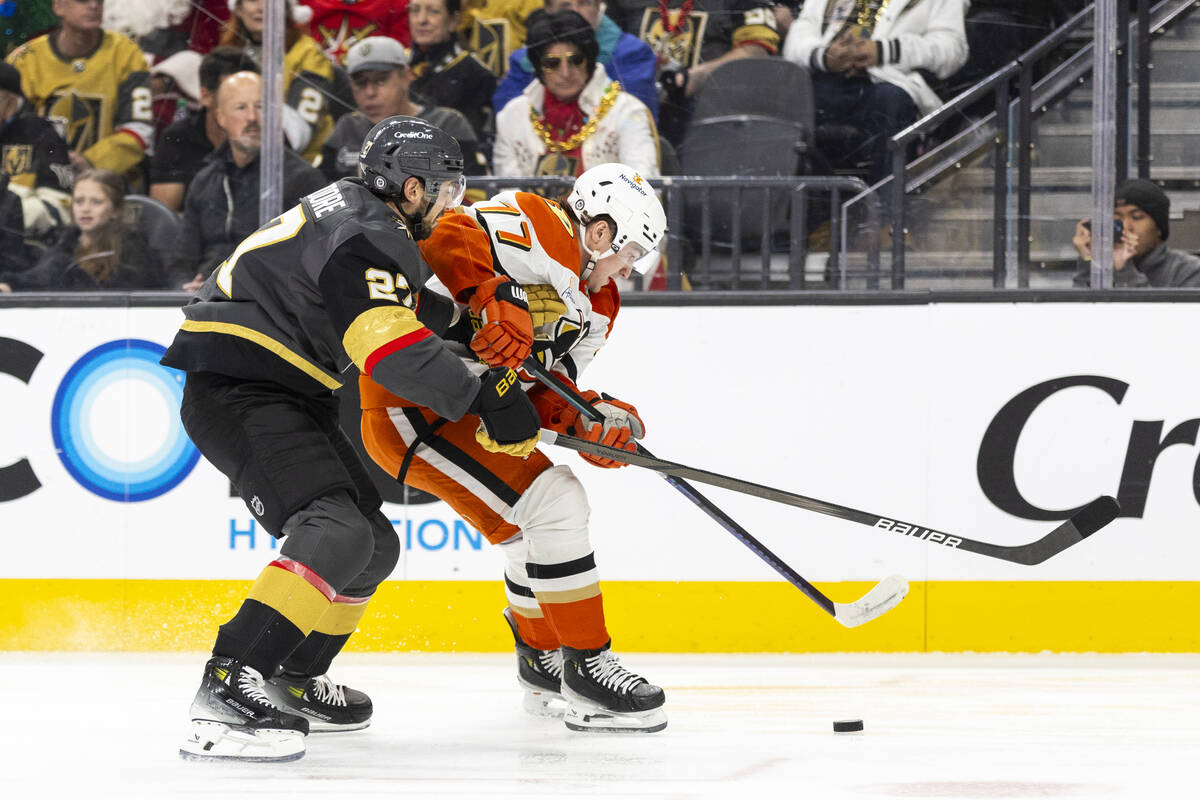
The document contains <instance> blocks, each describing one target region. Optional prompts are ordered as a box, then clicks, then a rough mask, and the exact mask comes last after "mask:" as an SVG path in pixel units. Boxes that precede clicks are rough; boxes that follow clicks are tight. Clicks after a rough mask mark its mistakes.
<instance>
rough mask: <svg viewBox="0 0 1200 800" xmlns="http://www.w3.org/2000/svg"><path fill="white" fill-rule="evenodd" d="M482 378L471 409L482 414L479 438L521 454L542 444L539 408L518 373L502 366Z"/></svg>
mask: <svg viewBox="0 0 1200 800" xmlns="http://www.w3.org/2000/svg"><path fill="white" fill-rule="evenodd" d="M480 380H481V382H482V385H481V386H480V387H479V394H477V395H475V400H474V401H472V403H471V408H470V409H468V410H469V411H470V413H472V414H478V415H479V420H480V424H479V430H477V431H475V441H477V442H479V444H481V445H482V446H483V449H484V450H487V451H488V452H489V453H507V454H508V455H510V456H516V457H517V458H524V457H525V456H527V455H529V454H530V453H532V452H533V451H534V449H535V448H536V447H537V445H538V434H539V433H540V431H541V421H540V420H539V419H538V413H537V409H536V408H534V407H533V403H532V402H530V400H529V397H528V396H527V395H526V394H525V392H524V391H523V390H522V389H521V383H520V381H519V380H518V379H517V373H516V372H514V371H513V370H512V369H511V368H508V367H499V368H496V369H490V370H488V371H487V372H485V373H484V374H483V375H481V376H480ZM597 427H598V426H597Z"/></svg>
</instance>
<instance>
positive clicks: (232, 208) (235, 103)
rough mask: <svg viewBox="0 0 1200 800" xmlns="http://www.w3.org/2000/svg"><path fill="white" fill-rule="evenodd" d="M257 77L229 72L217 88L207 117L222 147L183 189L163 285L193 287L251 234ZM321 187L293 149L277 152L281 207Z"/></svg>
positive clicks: (258, 133) (258, 142)
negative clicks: (280, 165) (173, 248)
mask: <svg viewBox="0 0 1200 800" xmlns="http://www.w3.org/2000/svg"><path fill="white" fill-rule="evenodd" d="M262 94H263V91H262V79H261V78H259V76H258V75H257V74H256V73H253V72H235V73H234V74H233V75H230V76H229V77H227V78H225V80H223V81H221V85H220V86H219V87H218V88H217V97H216V105H215V107H214V110H213V114H214V116H215V117H216V121H217V124H218V125H220V126H221V129H222V130H224V131H225V143H224V144H222V145H221V146H220V147H218V148H217V149H216V150H214V151H213V153H212V155H210V156H209V157H208V159H207V161H206V162H205V165H204V168H203V169H202V170H200V172H199V173H197V174H196V177H195V178H194V179H193V180H192V184H191V186H189V187H188V190H187V196H186V198H185V199H184V203H183V222H182V226H181V227H182V231H181V236H180V241H179V248H178V251H177V253H176V257H175V259H174V261H173V262H172V263H171V266H170V270H169V273H168V285H169V286H171V287H172V288H174V287H177V286H180V285H181V284H182V286H183V288H184V289H189V290H195V289H197V288H199V286H200V284H201V283H202V282H203V280H204V278H205V277H207V276H208V273H209V272H211V271H212V268H213V267H215V266H216V265H217V264H219V263H221V262H222V261H224V260H225V259H226V258H228V257H229V254H230V253H232V252H233V249H234V247H236V246H237V244H238V242H240V241H242V240H243V239H245V238H246V237H247V236H249V235H250V234H251V233H253V232H254V231H255V230H257V228H258V226H259V224H260V221H259V218H258V201H259V186H260V183H259V160H258V156H259V152H260V150H261V149H262ZM324 185H325V176H323V175H322V174H321V173H320V172H318V171H317V170H316V169H315V168H314V167H312V166H311V165H309V163H308V162H307V161H305V160H304V159H303V158H301V157H300V156H298V155H296V153H295V151H293V150H289V149H286V148H285V149H284V152H283V207H284V208H289V207H291V206H293V205H295V204H296V203H297V202H299V200H300V198H301V197H303V196H304V195H306V194H310V193H312V192H315V191H316V190H317V189H320V188H321V187H322V186H324Z"/></svg>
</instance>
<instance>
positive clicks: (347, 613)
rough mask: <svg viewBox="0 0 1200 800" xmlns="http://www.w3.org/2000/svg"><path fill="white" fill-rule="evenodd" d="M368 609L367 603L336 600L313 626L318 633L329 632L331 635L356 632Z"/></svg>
mask: <svg viewBox="0 0 1200 800" xmlns="http://www.w3.org/2000/svg"><path fill="white" fill-rule="evenodd" d="M366 610H367V604H366V603H339V602H337V601H336V600H335V601H334V603H333V605H331V606H330V607H329V610H328V611H326V612H325V614H324V615H323V616H322V617H321V619H320V620H318V621H317V625H316V627H314V628H313V630H314V631H316V632H317V633H327V634H329V635H330V636H341V635H342V634H343V633H354V629H355V628H357V627H358V622H359V620H361V619H362V618H363V614H364V613H365V612H366Z"/></svg>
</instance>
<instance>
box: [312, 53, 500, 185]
mask: <svg viewBox="0 0 1200 800" xmlns="http://www.w3.org/2000/svg"><path fill="white" fill-rule="evenodd" d="M408 60H409V59H408V52H407V51H406V50H405V49H404V46H403V45H402V44H400V42H398V41H396V40H395V39H392V38H390V37H387V36H371V37H369V38H367V39H365V40H363V41H361V42H359V43H358V44H356V45H354V46H353V47H351V48H350V52H349V53H347V54H346V72H347V73H348V74H349V76H350V86H351V88H352V90H353V91H354V104H355V106H357V109H358V110H357V111H353V112H351V113H349V114H345V115H343V116H342V118H341V119H339V120H338V122H337V125H336V126H334V129H333V133H332V134H331V135H330V136H329V138H328V139H327V140H326V141H325V146H324V147H322V148H321V161H320V167H321V172H323V173H324V174H325V177H326V178H328V179H329V180H331V181H333V180H337V179H338V178H347V177H350V176H352V175H357V174H358V151H359V150H360V149H361V148H362V144H363V139H365V138H366V135H367V132H368V131H369V130H371V127H372V126H374V125H375V124H376V123H378V122H381V121H383V120H385V119H387V118H388V117H392V116H396V115H398V114H399V115H403V116H406V117H419V118H421V119H423V120H425V121H426V122H428V123H429V124H431V125H436V126H437V127H439V128H441V129H442V130H444V131H445V132H446V133H448V134H450V135H451V136H453V137H454V138H455V139H457V140H458V143H459V145H461V146H462V151H463V160H464V162H465V164H466V173H467V174H468V175H483V174H485V173H486V172H487V162H486V161H485V160H484V159H483V155H482V154H481V153H480V152H479V150H478V148H477V146H476V145H477V137H476V135H475V131H474V130H473V129H472V128H471V123H469V122H467V118H466V117H465V116H463V115H462V114H461V113H459V112H458V111H455V110H454V109H452V108H446V107H445V106H434V105H420V104H418V103H415V102H413V100H412V98H411V97H410V95H409V87H411V86H412V81H413V74H412V69H411V68H409V66H408Z"/></svg>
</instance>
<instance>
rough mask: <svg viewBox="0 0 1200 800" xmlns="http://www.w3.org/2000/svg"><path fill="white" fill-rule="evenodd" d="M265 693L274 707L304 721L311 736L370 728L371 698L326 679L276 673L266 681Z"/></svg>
mask: <svg viewBox="0 0 1200 800" xmlns="http://www.w3.org/2000/svg"><path fill="white" fill-rule="evenodd" d="M267 692H268V694H269V695H270V697H271V700H272V701H273V702H274V703H275V704H276V705H277V706H279V707H280V708H282V709H285V710H287V711H290V712H292V713H293V714H299V715H300V716H302V717H304V718H305V719H307V720H308V726H309V730H311V731H312V732H313V733H336V732H339V731H357V730H362V729H363V728H365V727H367V726H368V725H370V724H371V712H372V710H373V709H372V706H371V698H369V697H367V695H366V694H365V693H363V692H360V691H358V690H357V689H351V688H350V687H348V686H342V685H340V684H336V683H334V682H333V681H332V680H330V678H329V676H328V675H318V676H316V677H315V678H309V677H306V676H304V675H292V674H290V673H287V672H280V673H278V674H276V675H275V677H273V678H271V679H270V680H269V681H267Z"/></svg>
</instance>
